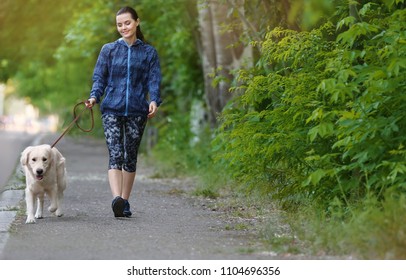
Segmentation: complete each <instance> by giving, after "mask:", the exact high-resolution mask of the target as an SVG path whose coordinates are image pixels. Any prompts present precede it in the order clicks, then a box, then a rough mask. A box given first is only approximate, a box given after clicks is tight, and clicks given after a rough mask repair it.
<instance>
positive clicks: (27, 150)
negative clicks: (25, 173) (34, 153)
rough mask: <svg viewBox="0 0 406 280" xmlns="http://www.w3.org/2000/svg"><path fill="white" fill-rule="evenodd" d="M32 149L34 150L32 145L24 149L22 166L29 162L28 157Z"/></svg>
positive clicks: (21, 160) (21, 158)
mask: <svg viewBox="0 0 406 280" xmlns="http://www.w3.org/2000/svg"><path fill="white" fill-rule="evenodd" d="M31 150H32V147H31V146H30V147H27V148H25V149H24V151H23V152H22V153H21V157H20V163H21V165H22V166H25V165H27V164H28V157H29V154H30V152H31Z"/></svg>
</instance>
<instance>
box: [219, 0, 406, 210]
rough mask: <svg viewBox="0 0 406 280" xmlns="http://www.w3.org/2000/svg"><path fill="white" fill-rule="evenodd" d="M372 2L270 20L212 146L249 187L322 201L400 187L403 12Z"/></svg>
mask: <svg viewBox="0 0 406 280" xmlns="http://www.w3.org/2000/svg"><path fill="white" fill-rule="evenodd" d="M377 5H378V4H373V3H367V4H365V5H364V6H363V7H362V9H361V10H360V16H362V17H363V20H364V21H361V22H356V21H355V20H354V18H352V17H348V18H344V19H342V20H341V21H340V22H339V23H338V24H337V29H336V28H335V27H334V25H333V24H331V23H326V24H325V25H323V26H321V27H319V28H317V29H313V30H311V31H309V32H296V31H291V30H284V29H281V28H276V29H274V30H272V31H270V32H268V34H267V36H266V39H265V41H264V42H263V43H262V46H261V47H262V48H261V49H262V53H261V61H260V63H259V64H258V65H259V67H257V68H255V69H250V70H242V71H240V73H239V81H240V82H241V83H242V85H241V86H239V87H238V88H237V89H239V90H241V89H243V90H244V94H242V95H240V96H238V97H236V98H235V99H234V100H233V102H232V103H230V104H229V106H228V107H227V108H226V109H225V110H224V112H223V114H222V117H221V121H222V125H221V127H220V128H219V130H218V132H217V135H216V138H215V140H214V141H213V147H214V151H215V152H216V155H217V156H216V160H217V162H219V163H221V164H222V165H223V166H224V167H225V168H227V170H228V171H229V172H230V173H231V174H232V175H233V177H234V178H235V179H236V180H238V181H239V182H240V183H242V184H245V186H246V188H247V189H248V190H252V189H255V190H259V191H261V192H266V193H271V194H273V195H274V197H278V198H280V199H281V200H283V201H285V202H290V203H292V202H293V203H294V202H297V201H300V200H301V199H302V198H310V199H312V200H314V199H316V200H318V201H320V202H322V203H326V204H328V203H330V202H331V201H333V199H334V198H335V197H340V199H343V200H345V201H347V202H348V201H349V200H351V199H354V200H357V199H360V198H363V197H365V196H367V195H371V194H375V195H378V196H380V195H381V194H382V193H383V191H384V190H386V189H389V188H394V189H396V190H397V191H404V188H405V184H406V183H405V182H406V164H405V163H406V161H405V155H406V153H405V147H404V143H405V138H406V133H405V128H406V123H405V121H406V118H405V114H406V113H405V112H406V111H405V109H406V108H405V106H406V105H405V104H406V102H405V95H404V91H405V81H406V79H405V68H406V60H405V51H406V45H405V22H406V21H405V15H406V14H405V10H403V9H399V10H398V9H396V7H393V6H391V8H392V10H389V9H387V6H385V5H383V4H381V5H379V9H378V8H377ZM332 39H333V40H332ZM261 65H265V66H264V67H261Z"/></svg>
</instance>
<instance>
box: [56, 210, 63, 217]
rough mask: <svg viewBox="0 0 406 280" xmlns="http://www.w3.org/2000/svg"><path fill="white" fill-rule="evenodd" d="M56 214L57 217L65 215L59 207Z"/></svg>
mask: <svg viewBox="0 0 406 280" xmlns="http://www.w3.org/2000/svg"><path fill="white" fill-rule="evenodd" d="M55 215H56V216H57V217H62V216H63V212H62V210H59V209H58V210H56V212H55Z"/></svg>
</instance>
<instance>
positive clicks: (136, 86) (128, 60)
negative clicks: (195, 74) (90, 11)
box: [87, 7, 161, 217]
mask: <svg viewBox="0 0 406 280" xmlns="http://www.w3.org/2000/svg"><path fill="white" fill-rule="evenodd" d="M116 26H117V31H118V32H119V33H120V35H121V38H120V39H118V40H117V41H115V42H112V43H107V44H105V45H104V46H103V47H102V49H101V51H100V54H99V57H98V59H97V62H96V66H95V68H94V73H93V86H92V90H91V92H90V97H89V99H88V101H87V107H90V108H91V107H92V106H93V105H94V104H95V103H100V102H101V103H100V110H101V114H102V123H103V128H104V135H105V138H106V143H107V147H108V150H109V170H108V178H109V184H110V188H111V192H112V195H113V198H114V199H113V201H112V209H113V212H114V216H115V217H130V216H131V215H132V213H131V210H130V203H129V202H128V200H129V198H130V195H131V190H132V187H133V184H134V181H135V175H136V164H137V155H138V148H139V145H140V142H141V138H142V135H143V132H144V128H145V125H146V122H147V119H148V118H153V117H154V116H155V114H156V113H157V110H158V106H159V105H160V104H161V97H160V84H161V70H160V64H159V58H158V54H157V51H156V50H155V48H153V47H152V46H151V45H149V44H147V43H146V42H145V40H144V36H143V34H142V32H141V28H140V19H139V18H138V15H137V13H136V11H135V10H134V9H133V8H131V7H124V8H122V9H120V10H119V11H118V12H117V14H116Z"/></svg>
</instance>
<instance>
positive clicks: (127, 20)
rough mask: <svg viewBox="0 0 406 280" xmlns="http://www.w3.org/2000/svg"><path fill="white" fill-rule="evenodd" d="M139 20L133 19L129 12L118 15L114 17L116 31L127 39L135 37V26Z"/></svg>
mask: <svg viewBox="0 0 406 280" xmlns="http://www.w3.org/2000/svg"><path fill="white" fill-rule="evenodd" d="M139 23H140V20H139V19H137V20H134V19H133V18H132V17H131V14H130V13H125V14H121V15H118V16H117V17H116V25H117V31H118V33H120V35H121V36H122V37H123V38H124V39H127V40H132V39H135V38H136V33H135V32H136V31H137V26H138V24H139Z"/></svg>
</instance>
